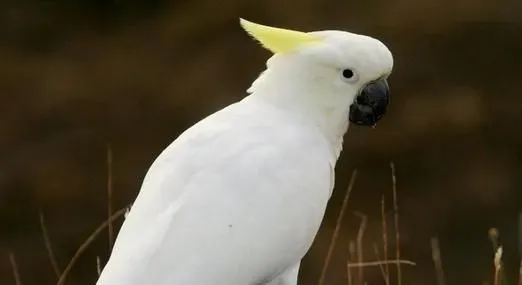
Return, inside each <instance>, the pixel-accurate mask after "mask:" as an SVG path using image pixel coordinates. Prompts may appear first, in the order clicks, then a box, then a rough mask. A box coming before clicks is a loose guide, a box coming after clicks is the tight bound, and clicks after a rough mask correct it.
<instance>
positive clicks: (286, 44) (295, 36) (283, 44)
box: [239, 18, 321, 53]
mask: <svg viewBox="0 0 522 285" xmlns="http://www.w3.org/2000/svg"><path fill="white" fill-rule="evenodd" d="M239 23H240V25H241V27H243V29H244V30H245V31H246V32H247V33H248V34H249V35H251V36H252V37H253V38H255V39H256V40H257V41H259V43H261V45H262V46H263V47H264V48H266V49H268V50H270V51H271V52H272V53H283V52H290V51H293V50H295V49H297V48H298V47H300V46H302V45H306V44H313V43H319V42H320V41H321V40H320V39H319V38H317V37H314V36H312V35H310V34H308V33H304V32H299V31H293V30H287V29H281V28H276V27H269V26H264V25H260V24H256V23H253V22H250V21H247V20H245V19H241V18H240V19H239Z"/></svg>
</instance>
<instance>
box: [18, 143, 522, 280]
mask: <svg viewBox="0 0 522 285" xmlns="http://www.w3.org/2000/svg"><path fill="white" fill-rule="evenodd" d="M390 169H391V177H392V194H393V220H394V224H393V226H394V229H393V231H394V233H395V257H394V258H393V259H390V258H389V236H388V225H387V222H386V201H385V197H384V195H383V196H382V198H381V232H382V248H383V251H382V252H383V254H384V255H383V257H382V258H381V253H380V249H379V245H378V244H375V243H374V244H373V249H374V252H375V255H376V260H373V261H365V260H364V256H363V248H364V244H363V242H364V232H365V229H366V225H367V222H368V218H367V216H366V215H364V214H363V213H359V212H355V213H354V214H355V215H357V216H358V217H360V218H361V222H360V225H359V230H358V232H357V236H356V241H355V242H354V241H350V243H349V244H350V246H349V254H350V258H349V260H347V262H346V275H347V280H346V281H347V284H348V285H365V284H367V282H366V281H365V278H364V268H366V267H375V266H379V268H380V271H381V274H382V278H383V280H384V282H385V284H386V285H391V280H390V265H395V267H396V273H397V274H396V275H397V280H396V283H395V285H402V282H403V279H402V270H401V265H409V266H415V265H416V264H415V262H413V261H410V260H403V259H401V251H400V230H399V206H398V197H397V179H396V174H395V165H394V164H393V163H390ZM356 178H357V170H354V171H353V173H352V176H351V179H350V182H349V185H348V188H347V190H346V194H345V196H344V199H343V202H342V205H341V210H340V211H339V214H338V216H337V218H336V224H335V228H334V232H333V234H332V238H331V241H330V244H329V246H328V251H327V254H326V257H325V260H324V263H323V267H322V270H321V275H320V277H319V281H318V284H319V285H323V284H325V279H326V275H327V271H328V267H329V265H330V263H331V259H332V255H333V252H334V250H335V246H336V244H337V240H338V238H339V233H340V230H341V226H342V221H343V217H344V215H345V212H346V209H347V205H348V201H349V197H350V194H351V192H352V191H353V187H354V184H355V181H356ZM112 197H113V187H112V150H111V148H110V145H109V146H108V148H107V200H108V202H107V211H108V215H109V217H108V218H107V220H106V221H104V222H103V223H102V224H100V226H98V228H96V229H95V230H94V231H93V232H92V233H91V234H90V235H89V236H88V237H87V239H86V240H85V241H84V242H83V243H82V244H81V245H80V246H79V247H78V249H77V250H76V252H75V254H74V255H73V257H72V258H71V260H70V261H69V263H68V264H67V266H66V267H65V269H64V270H63V271H61V270H60V267H59V265H58V262H57V261H56V257H55V254H54V251H53V248H52V244H51V241H50V238H49V233H48V230H47V226H46V223H45V218H44V215H43V214H42V212H39V217H40V227H41V230H42V236H43V239H44V243H45V247H46V249H47V254H48V258H49V261H50V263H51V266H52V269H53V271H54V273H55V275H56V277H57V283H56V284H57V285H64V284H65V282H66V280H67V277H68V275H69V273H70V272H71V270H72V269H73V267H74V265H75V264H76V262H77V261H78V259H79V258H80V256H81V255H82V254H83V253H84V252H85V251H86V250H87V249H88V248H89V246H90V245H91V244H92V242H93V241H94V240H95V239H97V238H98V237H99V236H100V235H101V234H102V233H103V232H104V230H105V229H107V230H108V242H109V250H110V249H112V246H113V243H114V237H115V234H114V232H113V231H114V228H113V222H114V221H115V220H117V219H118V218H120V217H122V216H124V215H125V214H126V213H127V212H128V209H129V207H130V205H129V207H126V208H123V209H120V210H118V211H115V212H113V209H112ZM518 227H519V253H520V259H521V263H520V268H519V275H518V282H517V284H518V285H522V213H521V214H520V216H519V225H518ZM488 234H489V238H490V240H491V243H492V245H493V252H494V256H493V269H494V270H493V278H492V279H493V280H492V283H493V285H508V284H507V282H506V280H505V273H504V265H503V261H502V253H503V247H502V245H501V244H500V242H499V231H498V230H497V229H494V228H492V229H490V231H489V233H488ZM431 252H432V259H433V264H434V269H435V277H436V282H437V285H445V284H446V281H445V277H444V270H443V263H442V257H441V250H440V245H439V240H438V239H437V238H436V237H433V238H432V239H431ZM9 259H10V263H11V267H12V272H13V277H14V281H15V284H16V285H22V280H21V277H20V273H19V270H18V265H17V262H16V259H15V255H14V254H13V253H11V254H10V255H9ZM102 268H103V264H102V263H101V260H100V258H99V257H97V258H96V272H97V274H98V276H99V275H100V273H101V270H102ZM354 269H356V272H353V270H354ZM354 273H356V274H355V275H354Z"/></svg>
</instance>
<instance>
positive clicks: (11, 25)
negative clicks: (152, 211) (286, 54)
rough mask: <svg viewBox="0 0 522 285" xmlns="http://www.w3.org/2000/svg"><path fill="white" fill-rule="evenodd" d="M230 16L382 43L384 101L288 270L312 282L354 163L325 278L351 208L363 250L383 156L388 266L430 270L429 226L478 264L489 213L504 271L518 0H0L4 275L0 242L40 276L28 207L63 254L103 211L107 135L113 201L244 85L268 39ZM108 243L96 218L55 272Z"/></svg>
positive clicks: (85, 264) (0, 279) (509, 257)
mask: <svg viewBox="0 0 522 285" xmlns="http://www.w3.org/2000/svg"><path fill="white" fill-rule="evenodd" d="M239 17H244V18H246V19H249V20H252V21H256V22H260V23H264V24H269V25H276V26H282V27H288V28H294V29H301V30H305V31H311V30H320V29H345V30H349V31H352V32H357V33H363V34H368V35H371V36H375V37H378V38H379V39H382V40H383V41H384V42H385V43H386V44H387V45H388V46H389V47H390V49H391V50H392V52H393V53H394V56H395V70H394V73H393V75H392V76H391V77H390V85H391V91H392V103H391V105H390V111H389V113H388V114H387V116H386V117H385V119H384V120H383V121H382V123H380V124H379V125H378V127H377V128H376V129H375V130H372V129H366V128H360V127H352V128H351V129H350V131H349V132H348V134H347V136H346V144H345V150H344V152H343V155H342V158H341V160H340V162H339V164H338V172H337V174H338V175H337V178H338V184H337V186H338V187H337V188H336V190H337V191H336V192H335V194H334V196H333V199H332V200H331V202H330V207H329V211H328V213H327V216H326V219H325V222H324V224H323V227H322V230H321V232H320V234H319V235H318V238H317V239H316V243H315V244H314V246H313V248H312V250H311V251H310V253H309V254H308V255H307V257H306V258H305V261H304V263H303V266H302V270H301V275H300V276H301V284H317V280H318V277H319V274H320V270H321V267H322V264H323V260H324V257H325V255H326V249H327V246H328V243H329V241H330V238H331V236H332V232H333V228H334V226H335V218H336V215H337V213H338V211H339V208H340V204H341V202H342V198H343V195H344V189H345V188H346V185H347V184H348V179H349V176H350V173H351V171H352V170H353V169H354V168H357V169H358V170H359V177H358V180H357V181H356V185H355V189H354V192H353V193H352V194H353V195H352V196H351V199H350V202H349V204H348V207H349V208H348V211H347V213H346V216H345V219H344V222H343V224H342V231H341V236H340V239H339V242H338V246H337V247H336V250H335V254H334V257H333V260H332V264H331V267H330V269H329V271H328V275H327V277H328V278H327V280H326V281H327V284H331V285H333V284H346V281H345V280H346V270H345V261H346V259H347V258H348V256H349V252H348V243H349V241H350V240H353V239H355V235H356V231H357V228H358V223H359V218H358V217H357V216H355V215H354V214H353V212H354V211H360V212H364V213H365V214H366V215H368V219H369V221H368V228H367V231H366V234H365V259H367V260H375V255H374V252H373V244H374V243H380V232H379V230H380V229H379V227H380V216H379V215H380V214H379V210H380V197H381V195H383V194H385V195H386V199H387V203H388V204H390V202H391V176H390V168H389V162H390V161H394V162H395V165H396V168H397V180H398V182H397V183H398V184H397V186H398V190H399V207H400V215H401V235H402V242H401V247H402V255H403V257H404V258H407V259H411V260H413V261H416V262H417V263H418V265H417V266H416V267H406V268H404V279H405V282H404V283H405V284H435V273H434V270H433V265H432V261H431V253H430V242H429V239H430V237H431V236H434V235H437V236H439V237H440V242H441V247H442V255H443V259H444V269H445V273H446V277H447V281H448V284H482V282H483V281H484V280H490V279H491V278H490V277H491V257H492V250H491V244H490V242H489V240H488V237H487V231H488V229H489V228H490V227H493V226H495V227H498V228H499V229H500V232H501V238H502V242H503V243H504V244H505V246H506V248H505V252H506V254H505V258H506V260H505V261H506V264H507V265H508V266H509V268H508V270H509V271H508V273H509V274H510V275H509V277H510V278H511V280H510V283H511V284H515V280H514V277H515V276H516V266H517V264H518V257H517V256H518V249H517V236H516V235H517V212H518V211H520V209H521V198H522V195H521V190H520V189H522V178H519V174H520V172H521V170H522V160H521V154H522V149H521V147H520V146H521V143H522V135H521V131H520V126H519V125H520V124H521V123H522V115H521V111H520V110H521V107H522V98H521V96H522V94H521V90H520V88H521V80H522V68H521V63H522V56H521V52H522V2H521V1H515V0H499V1H493V0H473V1H472V0H451V1H450V0H424V1H417V0H387V1H384V0H368V1H348V0H346V1H311V0H308V1H290V0H289V1H276V0H270V1H239V0H237V1H207V0H193V1H159V0H154V1H152V0H148V1H145V0H141V1H140V0H113V1H104V0H89V1H87V0H74V1H73V0H68V1H65V0H41V1H29V0H27V1H22V0H13V1H8V0H7V1H6V0H3V1H1V2H0V223H1V226H0V283H1V284H14V280H13V277H12V274H11V269H10V266H9V258H8V256H9V253H10V252H13V253H14V254H15V256H16V259H17V261H18V265H19V268H20V273H21V276H22V280H23V282H24V284H54V283H55V282H56V281H55V276H54V275H53V271H52V268H51V266H50V263H49V261H48V258H47V254H46V251H45V246H44V243H43V238H42V234H41V232H40V228H39V224H38V209H42V211H43V213H44V214H45V217H46V220H47V226H48V230H49V235H50V238H51V240H52V243H53V247H54V248H55V253H56V256H57V259H58V263H59V265H60V267H61V268H62V269H63V267H64V266H65V265H66V264H67V262H68V260H69V259H70V258H71V256H72V255H73V253H74V251H75V250H76V248H77V247H78V246H79V244H80V243H81V242H82V241H83V240H84V239H85V238H86V237H87V236H88V235H89V234H90V232H91V231H92V230H93V229H95V228H96V227H97V226H98V225H99V224H100V223H101V222H102V221H103V220H104V219H105V218H106V216H107V210H106V199H107V196H106V184H107V182H106V181H107V174H106V173H107V171H106V148H107V144H108V143H110V144H111V145H112V148H113V152H114V192H115V193H114V195H115V197H114V201H113V202H114V205H115V208H121V207H123V206H124V205H126V204H128V203H130V202H132V200H133V199H134V197H135V195H136V193H137V191H138V189H139V186H140V183H141V179H142V178H143V176H144V174H145V172H146V170H147V168H148V166H149V165H150V163H151V162H152V161H153V159H154V158H155V157H156V155H158V154H159V152H160V151H161V150H162V149H163V148H164V147H165V146H166V145H167V144H169V143H170V142H171V141H172V140H173V139H174V138H175V137H176V136H177V135H178V134H180V132H181V131H183V130H184V129H185V128H187V127H188V126H190V125H191V124H193V123H194V122H196V121H197V120H199V119H200V118H202V117H203V116H205V115H207V114H209V113H211V112H213V111H215V110H217V109H219V108H221V107H223V106H225V105H227V104H229V103H231V102H233V101H235V100H238V99H240V98H242V97H243V96H244V95H245V90H246V89H247V88H248V86H249V84H250V83H251V81H252V80H253V79H254V78H255V77H256V76H257V74H258V73H259V72H260V71H261V70H262V69H263V68H264V62H265V60H266V59H267V57H268V56H269V54H268V53H267V52H266V51H264V50H262V49H261V48H260V47H259V46H258V45H257V44H256V43H254V42H253V41H252V40H251V39H250V38H249V37H248V36H246V35H245V33H244V32H243V31H242V30H241V29H240V27H239V25H238V18H239ZM391 214H392V212H391V211H390V210H389V211H388V218H389V219H388V222H389V224H391V223H392V219H391V218H392V215H391ZM119 223H120V221H118V225H119ZM391 234H392V233H391V232H390V235H391ZM391 242H393V240H392V241H391ZM107 250H108V246H107V233H106V232H104V233H103V234H102V235H101V236H100V237H99V238H98V239H97V241H96V242H95V244H94V245H93V246H92V247H91V248H90V249H89V250H88V251H87V252H86V253H85V255H83V256H82V258H81V259H80V260H79V262H78V264H77V266H76V267H75V268H74V269H73V271H72V272H71V275H70V277H69V278H68V283H67V284H94V280H95V278H96V261H95V259H96V256H97V255H99V256H100V257H101V258H102V261H105V260H106V257H107ZM391 250H394V249H393V248H392V249H391ZM381 251H382V249H381ZM365 272H366V280H368V282H369V284H383V281H382V278H381V277H380V273H379V269H378V268H371V269H368V270H366V271H365Z"/></svg>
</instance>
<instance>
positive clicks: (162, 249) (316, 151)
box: [97, 105, 333, 285]
mask: <svg viewBox="0 0 522 285" xmlns="http://www.w3.org/2000/svg"><path fill="white" fill-rule="evenodd" d="M256 111H257V110H252V109H249V108H246V107H244V106H243V108H239V107H238V106H237V105H232V106H230V107H228V108H225V109H224V110H222V111H220V112H218V113H215V114H214V115H211V116H210V117H207V118H206V119H204V120H202V121H200V122H199V123H198V124H196V125H194V126H193V127H192V128H190V129H189V130H187V131H186V132H185V133H183V134H182V135H181V136H180V137H179V138H178V139H176V141H174V142H173V143H172V144H171V145H170V146H169V147H167V148H166V149H165V150H164V151H163V152H162V153H161V154H160V156H159V157H158V158H157V159H156V160H155V162H154V163H153V164H152V166H151V167H150V169H149V171H148V173H147V175H146V177H145V179H144V182H143V185H142V188H141V190H140V193H139V194H138V197H137V198H136V200H135V202H134V204H133V206H132V208H131V211H130V213H129V215H128V216H127V218H126V220H125V222H124V224H123V226H122V228H121V230H120V232H119V234H118V237H117V239H116V242H115V245H114V248H113V252H112V254H111V257H110V259H109V261H108V263H107V265H106V266H105V268H104V270H103V272H102V274H101V276H100V279H99V280H98V283H97V285H137V284H140V285H142V284H155V285H172V284H191V285H198V284H251V283H250V282H258V281H256V280H263V279H270V278H273V277H275V275H277V274H279V273H281V272H283V271H284V270H286V269H287V267H289V266H292V265H295V264H296V262H298V261H299V260H300V259H301V258H302V256H303V255H304V253H306V251H307V250H308V248H309V246H310V245H311V243H312V241H313V238H314V237H315V234H316V231H317V230H318V227H319V225H320V223H321V221H322V217H323V216H322V215H323V214H324V210H325V207H326V202H327V200H328V199H329V197H330V192H329V191H330V190H331V189H330V188H331V185H332V184H333V181H331V179H332V176H331V170H332V169H331V158H329V154H328V151H327V149H328V148H327V147H326V142H325V141H324V140H323V139H322V138H321V137H320V136H317V135H316V134H315V133H313V132H307V131H306V130H304V129H303V130H301V129H300V128H296V127H295V125H292V124H290V125H288V127H286V126H285V125H284V123H282V122H281V120H283V119H282V118H278V116H277V115H276V114H275V113H274V114H267V117H266V118H259V119H257V120H256V117H254V118H253V117H252V115H251V114H252V113H255V112H256ZM271 120H277V121H278V123H279V125H278V127H274V126H276V125H274V122H271ZM220 281H222V283H220ZM207 282H210V283H207Z"/></svg>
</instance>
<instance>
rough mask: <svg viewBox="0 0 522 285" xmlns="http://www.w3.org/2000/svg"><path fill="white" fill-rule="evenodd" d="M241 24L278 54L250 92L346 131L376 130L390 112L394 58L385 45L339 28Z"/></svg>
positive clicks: (272, 51)
mask: <svg viewBox="0 0 522 285" xmlns="http://www.w3.org/2000/svg"><path fill="white" fill-rule="evenodd" d="M240 24H241V26H242V27H243V28H244V30H245V31H246V32H247V33H248V34H250V35H251V36H252V37H253V38H254V39H255V40H257V41H258V42H259V43H260V44H261V46H263V47H264V48H266V49H267V50H269V51H270V52H271V53H272V54H273V55H272V57H271V58H270V59H269V60H268V61H267V69H266V70H265V71H263V73H261V75H260V76H259V77H258V78H257V79H256V80H255V81H254V83H253V84H252V86H251V87H250V88H249V89H248V92H249V93H253V94H255V93H260V94H263V96H266V97H271V100H274V101H276V102H278V103H279V104H281V105H285V106H294V107H295V106H297V107H298V108H297V109H299V110H300V111H301V112H308V113H309V114H311V115H314V116H318V117H322V118H323V119H324V120H325V121H326V122H327V123H326V124H337V125H339V124H341V125H343V124H344V125H345V126H346V128H347V125H348V121H349V122H351V123H353V124H356V125H362V126H375V125H376V123H377V122H378V121H379V120H380V119H381V118H382V117H383V115H384V114H385V113H386V110H387V107H388V104H389V89H388V83H387V78H388V76H389V75H390V73H391V71H392V68H393V56H392V54H391V52H390V50H389V49H388V48H387V47H386V46H385V45H384V44H383V43H382V42H381V41H379V40H377V39H375V38H372V37H369V36H365V35H359V34H354V33H350V32H346V31H338V30H325V31H314V32H301V31H295V30H289V29H283V28H277V27H270V26H265V25H260V24H257V23H253V22H250V21H247V20H244V19H240ZM308 113H307V115H308ZM343 122H344V123H343Z"/></svg>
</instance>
